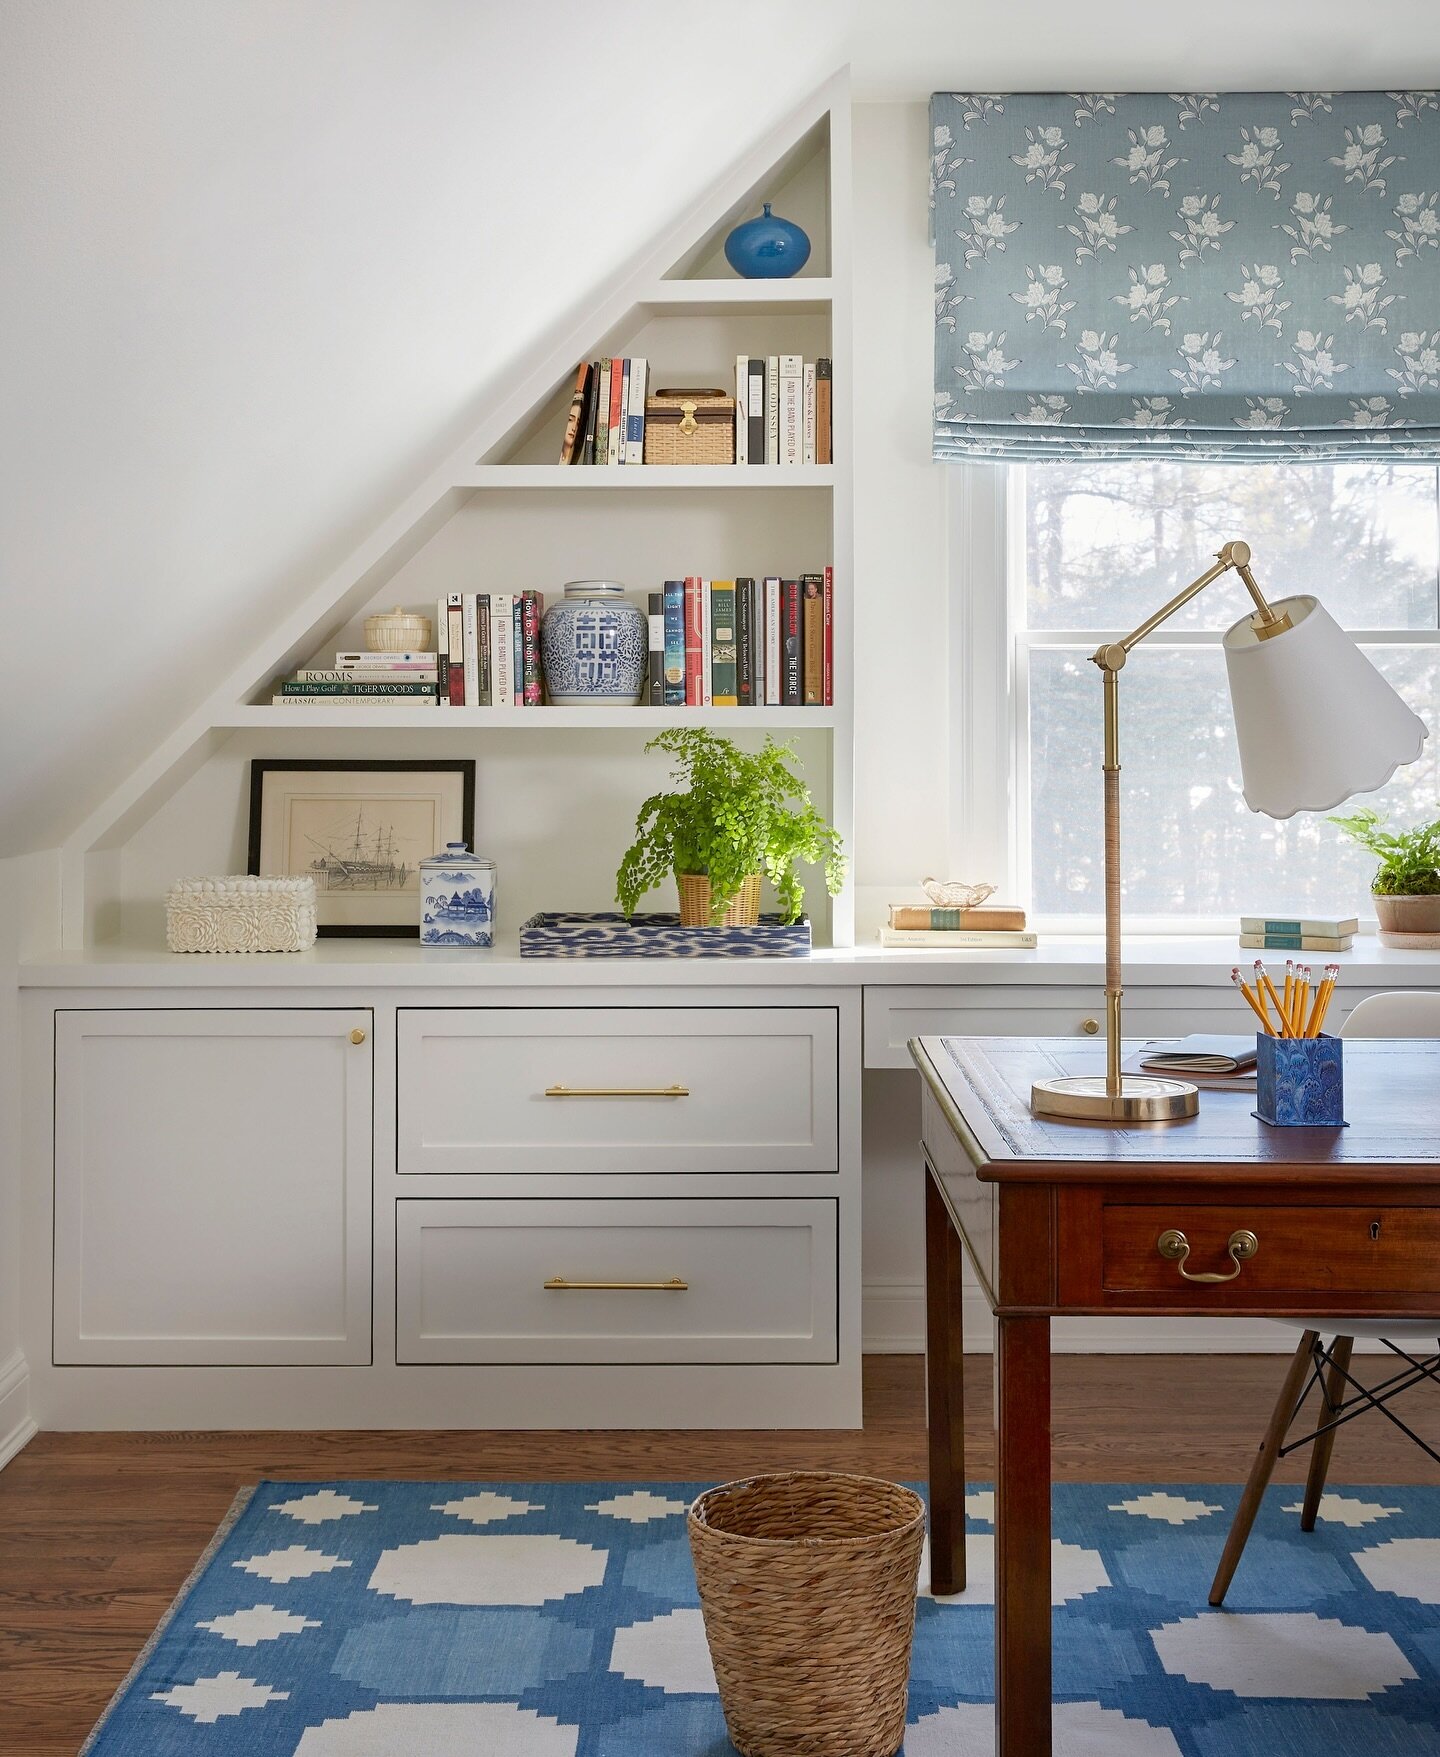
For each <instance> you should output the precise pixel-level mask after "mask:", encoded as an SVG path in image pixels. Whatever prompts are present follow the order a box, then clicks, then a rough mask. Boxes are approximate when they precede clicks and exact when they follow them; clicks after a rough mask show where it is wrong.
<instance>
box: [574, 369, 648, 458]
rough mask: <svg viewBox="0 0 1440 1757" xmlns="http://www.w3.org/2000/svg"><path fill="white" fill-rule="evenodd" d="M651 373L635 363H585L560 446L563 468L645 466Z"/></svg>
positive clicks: (577, 378)
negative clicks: (647, 391)
mask: <svg viewBox="0 0 1440 1757" xmlns="http://www.w3.org/2000/svg"><path fill="white" fill-rule="evenodd" d="M647 370H648V368H647V366H646V363H645V361H644V360H640V359H635V358H631V359H619V360H585V361H582V362H581V364H580V365H579V366H578V367H577V368H576V372H575V389H574V391H573V392H572V394H571V397H570V411H569V413H568V414H567V415H566V417H565V437H564V438H563V439H562V440H561V442H560V462H561V463H562V464H617V465H619V464H640V463H643V462H644V461H645V378H646V373H647Z"/></svg>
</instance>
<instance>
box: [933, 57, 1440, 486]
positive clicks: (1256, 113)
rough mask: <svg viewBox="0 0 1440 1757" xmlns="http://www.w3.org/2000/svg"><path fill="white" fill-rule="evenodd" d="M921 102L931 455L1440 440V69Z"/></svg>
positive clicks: (1414, 454) (1241, 452) (1246, 453)
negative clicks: (927, 213) (931, 284)
mask: <svg viewBox="0 0 1440 1757" xmlns="http://www.w3.org/2000/svg"><path fill="white" fill-rule="evenodd" d="M930 123H931V160H930V193H931V206H932V211H933V230H934V237H935V435H934V454H935V456H936V457H937V458H942V459H945V458H949V459H972V460H979V461H1001V462H1003V461H1009V460H1025V459H1036V458H1039V459H1044V458H1065V457H1085V458H1094V459H1102V460H1103V459H1113V458H1148V457H1154V456H1156V455H1162V456H1174V457H1182V458H1191V459H1194V460H1196V461H1201V462H1204V461H1226V462H1239V463H1259V462H1271V461H1275V460H1277V459H1278V460H1287V459H1289V460H1304V461H1310V462H1341V461H1345V460H1347V459H1358V458H1364V459H1369V460H1374V459H1375V457H1376V456H1377V454H1380V455H1383V456H1386V457H1392V458H1396V459H1412V460H1414V459H1419V460H1423V461H1426V462H1435V461H1437V460H1440V272H1437V271H1440V93H1436V92H1431V91H1418V92H1231V93H1223V94H1221V93H1214V92H1190V93H1178V92H1172V93H1163V92H1150V93H1131V94H1117V93H1103V92H1070V93H1041V94H1033V93H1026V94H1020V95H1015V94H987V93H964V92H937V93H936V94H935V95H934V97H932V99H931V101H930Z"/></svg>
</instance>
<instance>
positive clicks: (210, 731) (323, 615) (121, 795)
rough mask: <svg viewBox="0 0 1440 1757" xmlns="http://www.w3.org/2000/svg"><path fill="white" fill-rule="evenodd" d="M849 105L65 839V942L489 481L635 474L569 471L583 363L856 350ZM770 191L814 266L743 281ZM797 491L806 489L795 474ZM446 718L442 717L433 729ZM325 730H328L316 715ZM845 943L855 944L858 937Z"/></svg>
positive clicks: (705, 219) (602, 301)
mask: <svg viewBox="0 0 1440 1757" xmlns="http://www.w3.org/2000/svg"><path fill="white" fill-rule="evenodd" d="M849 101H850V100H849V79H848V74H847V73H846V72H843V71H842V72H841V73H839V74H837V75H835V76H834V77H833V78H832V79H831V80H829V81H827V82H826V84H825V85H823V86H822V87H820V88H819V89H818V90H817V91H815V92H814V93H812V94H811V96H810V97H809V98H808V99H806V100H805V102H804V103H802V104H801V105H799V106H798V107H797V108H796V109H795V111H793V112H792V114H791V115H790V116H789V117H788V118H787V119H786V120H785V121H784V122H782V123H781V124H779V125H778V126H777V127H776V128H774V129H773V130H771V131H770V133H769V134H767V135H766V136H765V137H764V138H763V139H762V140H761V141H759V142H758V143H757V144H756V145H755V147H754V148H753V149H752V150H751V151H750V152H748V153H747V154H745V155H744V157H743V158H742V159H740V160H739V161H738V162H737V163H736V164H735V165H734V166H732V168H731V169H730V171H729V172H727V173H726V174H725V175H724V176H722V177H721V178H719V179H718V180H717V182H716V183H715V184H714V185H713V186H712V187H711V189H710V190H709V191H708V192H707V193H706V195H705V196H703V197H702V198H701V199H700V200H698V201H697V202H696V203H695V204H694V205H693V206H692V207H691V208H690V210H689V211H688V213H687V214H686V215H685V216H684V217H683V219H681V220H680V221H678V222H676V223H675V224H674V225H672V226H671V227H670V228H669V229H668V230H667V231H666V233H665V234H663V235H662V236H661V237H660V238H659V239H657V242H656V244H655V246H654V247H653V248H652V249H651V250H650V251H649V252H647V253H645V254H644V255H643V256H642V257H640V258H638V259H637V260H636V262H635V263H634V265H633V266H632V268H631V269H630V270H629V271H628V272H627V273H625V274H622V275H621V276H619V277H617V278H616V280H615V281H614V282H613V284H612V285H611V287H610V288H609V289H608V290H602V291H601V292H600V293H599V294H597V297H596V300H595V302H594V304H593V306H592V307H591V308H590V309H589V310H588V311H587V312H586V313H584V314H583V315H582V316H581V317H580V318H579V319H577V320H575V321H574V322H573V323H572V324H570V325H569V326H568V330H567V331H565V332H563V333H559V334H558V339H557V337H555V336H552V338H551V339H550V341H549V343H542V344H538V345H537V346H536V348H535V349H534V350H533V352H532V353H531V355H530V356H529V357H528V358H526V359H522V360H521V361H520V362H518V363H517V366H516V369H515V371H514V373H513V375H512V376H511V378H510V381H509V384H508V386H506V387H504V388H502V389H501V390H500V391H499V392H498V393H497V395H496V398H495V400H494V402H493V404H492V406H491V409H490V411H489V413H488V415H487V418H486V419H485V420H484V421H483V422H482V423H481V425H480V426H479V428H478V429H477V430H476V431H475V432H474V433H473V434H472V435H471V436H470V438H469V439H468V440H467V441H466V442H465V443H464V444H463V445H461V446H460V447H459V448H457V450H456V451H455V453H454V454H452V456H451V458H450V459H449V460H448V461H447V462H446V463H445V464H443V465H442V466H441V467H440V468H439V469H437V470H436V471H435V472H434V473H433V474H432V475H431V476H430V477H429V479H428V480H427V481H425V482H424V483H422V484H421V485H420V486H419V487H418V488H417V489H416V490H415V492H414V493H413V494H411V495H410V497H409V498H408V499H407V500H406V501H405V502H404V503H403V504H402V505H401V506H399V507H397V508H395V509H394V510H393V511H392V512H391V514H390V515H389V516H388V517H387V518H386V519H385V520H384V521H383V522H381V523H380V524H379V525H377V527H376V529H375V530H374V531H373V532H372V533H371V535H370V536H369V537H368V538H367V539H366V540H365V541H364V542H363V543H362V544H361V545H360V546H359V547H358V548H357V549H356V550H355V551H354V552H353V553H352V554H351V555H350V556H349V557H348V558H347V559H346V561H345V562H344V563H342V565H341V566H340V567H339V568H337V569H336V570H335V571H334V572H333V573H332V574H331V575H330V576H329V577H328V578H326V579H325V580H324V581H322V582H321V583H319V584H318V585H317V586H316V588H315V590H314V591H312V592H311V593H309V594H308V595H307V596H306V597H305V598H304V599H303V600H302V601H301V602H300V603H299V604H297V605H296V607H295V609H294V610H293V611H292V612H291V613H290V615H289V616H287V617H286V618H285V619H284V620H283V621H282V622H281V623H280V624H279V625H278V626H277V627H276V628H275V629H274V630H273V631H272V632H271V634H270V635H269V637H268V638H267V639H266V640H265V641H264V642H262V643H260V644H259V645H258V646H257V647H256V648H255V649H254V650H253V651H252V652H251V653H249V654H248V655H247V656H246V657H245V658H244V659H243V660H242V661H241V662H240V663H239V664H237V666H236V667H235V669H234V670H233V671H232V672H231V673H230V675H229V676H228V677H227V678H225V679H224V680H223V681H222V682H221V683H220V684H219V685H218V686H217V688H216V689H215V691H214V693H213V694H212V695H211V697H210V698H209V700H208V701H207V702H206V703H205V704H204V705H203V706H202V707H201V708H200V709H199V710H198V711H197V712H196V713H195V714H194V715H192V716H191V717H190V718H189V719H188V720H187V721H186V722H185V723H184V724H183V725H182V726H180V727H179V728H177V730H176V731H175V732H174V733H173V734H171V736H170V737H169V738H168V739H166V740H165V742H164V743H163V744H162V745H161V746H160V747H159V748H158V749H156V750H155V751H154V752H152V753H151V755H150V756H149V757H148V758H147V759H146V760H145V761H144V762H143V763H142V764H140V765H139V767H138V768H137V769H135V770H134V771H132V773H131V774H130V775H129V776H128V777H127V778H126V780H125V781H124V782H123V783H122V784H121V786H119V787H118V788H116V789H115V791H114V792H113V793H112V794H111V795H110V796H109V797H108V798H107V799H106V800H104V801H103V802H102V803H101V804H100V805H99V806H98V807H97V808H96V809H95V810H94V811H93V812H92V813H91V815H90V816H89V817H88V818H87V819H86V820H85V821H84V822H83V823H82V824H81V825H80V826H79V827H78V828H77V829H76V831H75V832H74V834H73V835H72V836H71V837H69V838H68V839H67V841H66V842H65V843H64V844H63V846H62V938H63V943H64V944H65V946H66V947H68V948H75V949H79V948H82V947H83V946H85V945H86V944H87V943H89V942H90V940H91V939H92V937H93V935H94V931H95V923H96V921H97V919H98V918H99V917H100V916H101V915H103V914H104V913H105V911H106V906H107V901H108V897H107V893H109V892H110V890H111V888H112V883H113V873H114V857H115V855H116V854H117V853H118V851H119V850H120V849H121V848H122V847H123V845H124V844H125V842H126V841H127V840H128V839H129V838H130V837H131V836H132V835H134V834H135V833H136V831H137V830H138V829H139V828H140V826H142V825H143V824H144V823H146V822H147V821H148V819H149V818H150V817H151V816H152V815H153V814H154V813H155V812H156V811H157V810H158V809H159V807H160V806H161V805H163V804H164V802H165V801H166V800H167V799H169V798H170V797H171V796H172V795H173V794H174V793H175V791H176V790H177V789H178V788H179V787H180V786H181V785H182V784H183V783H184V782H185V780H186V779H187V778H188V777H189V776H190V775H192V774H194V773H195V772H196V771H197V769H199V768H200V767H201V766H202V765H203V764H204V763H205V762H206V761H207V759H208V757H209V756H211V755H212V754H214V752H215V751H216V750H217V748H218V743H217V741H220V742H223V740H224V739H225V738H226V737H227V736H228V735H229V734H230V733H231V732H232V731H234V730H235V729H237V728H239V727H242V726H255V725H257V724H259V723H260V721H259V720H258V719H257V718H255V716H261V715H265V716H267V718H268V714H269V712H270V710H267V709H265V708H262V707H253V706H251V705H250V704H252V703H256V702H257V701H262V702H263V700H264V699H265V695H266V691H267V686H268V685H269V683H270V681H271V680H272V679H273V678H275V677H276V676H277V675H280V674H283V673H285V672H287V671H289V670H291V669H293V668H294V667H295V666H297V665H301V664H305V663H307V662H309V660H310V659H311V657H312V656H313V655H315V654H316V653H317V652H320V651H322V650H323V649H325V648H326V647H327V646H328V645H333V643H334V640H335V637H336V636H337V635H338V634H339V632H340V631H341V630H343V629H345V628H347V627H348V626H351V625H352V624H353V623H354V620H355V619H356V618H357V617H358V616H360V615H362V614H363V613H364V611H365V610H366V608H367V607H375V606H379V607H386V606H388V605H389V604H390V603H391V602H392V601H393V600H392V598H391V596H390V592H391V590H392V588H393V586H394V585H398V581H397V577H396V576H397V575H399V574H400V573H401V572H402V571H403V570H405V569H406V565H407V563H409V562H410V561H411V560H412V558H414V557H416V556H417V555H418V554H420V553H421V552H422V551H423V550H424V549H425V547H426V545H427V544H429V543H430V542H431V541H432V539H433V538H434V537H435V536H436V535H437V534H438V533H439V532H440V531H441V530H442V529H443V528H444V526H445V525H446V524H447V522H448V521H449V520H450V519H452V518H453V517H454V515H455V514H456V512H458V511H459V510H460V509H461V508H462V507H464V506H465V505H466V503H467V501H468V500H469V499H470V498H471V497H472V496H473V494H474V493H475V492H476V490H488V489H498V488H502V487H503V486H504V483H505V479H506V476H507V471H508V469H509V468H512V467H514V468H515V469H516V481H517V484H518V483H520V482H521V479H522V478H525V479H527V480H528V479H531V478H533V477H534V476H535V474H536V465H537V464H538V465H541V466H548V467H546V468H545V469H544V476H545V478H546V480H547V481H549V480H551V479H552V478H551V476H550V470H551V469H552V468H553V469H554V477H553V480H554V481H555V483H556V486H557V487H561V488H563V487H565V486H566V478H567V477H568V478H570V481H571V484H572V485H574V486H579V485H580V484H578V483H575V481H574V478H575V477H576V476H577V475H581V474H583V475H584V476H585V477H589V478H591V479H592V481H591V482H586V483H585V484H584V486H586V487H590V486H591V485H592V483H593V479H594V478H595V477H601V476H605V477H609V476H612V475H613V476H620V475H623V474H624V472H623V471H615V472H610V471H604V472H602V471H584V472H573V471H568V470H561V469H559V468H558V467H555V456H556V450H557V448H558V442H559V436H560V432H561V429H562V426H563V416H564V410H565V407H566V405H567V404H568V399H569V392H570V389H571V387H572V385H573V379H574V371H575V363H576V362H577V361H578V360H581V359H589V358H593V357H597V356H599V355H602V354H620V353H632V354H638V353H641V352H644V353H645V355H646V358H647V359H651V360H652V361H653V363H654V366H655V372H656V377H655V378H654V379H652V383H658V382H660V381H661V379H662V378H663V377H664V375H665V373H666V372H667V371H675V372H680V371H683V372H684V377H683V378H682V380H681V382H695V376H694V375H695V374H696V373H697V372H702V373H703V374H704V375H706V376H707V377H708V376H714V378H715V381H716V383H717V384H727V383H732V382H733V373H734V357H735V355H736V354H737V353H745V352H751V353H761V352H767V353H773V352H775V351H776V350H777V348H779V347H780V346H781V344H782V343H783V344H784V347H785V351H787V352H800V353H804V354H805V356H806V357H807V358H814V357H818V356H819V355H821V354H824V353H830V354H831V355H832V356H840V357H842V358H846V357H848V346H849V327H848V326H849V211H848V201H849ZM764 201H770V202H772V204H773V205H774V207H775V210H776V212H778V213H782V214H784V215H785V216H786V217H787V218H792V219H795V220H796V221H797V222H798V223H799V224H801V225H803V226H804V227H805V229H806V231H807V232H808V233H809V234H810V237H811V240H812V245H813V251H812V256H811V259H810V261H809V262H808V263H807V265H806V268H805V270H804V271H803V273H802V274H801V275H799V276H797V277H795V278H794V279H793V280H790V281H781V282H755V281H744V280H741V279H739V278H738V277H736V276H735V275H734V274H733V273H732V271H731V270H730V268H729V265H728V264H726V263H725V262H724V257H723V242H724V238H725V236H726V234H727V233H728V232H729V230H730V229H731V227H732V226H734V225H735V224H736V223H737V222H738V221H740V220H742V219H745V218H748V217H749V216H750V215H752V214H754V213H757V212H758V211H759V209H760V204H761V203H762V202H764ZM662 316H663V317H664V318H665V319H666V322H665V323H664V324H663V325H662V324H661V321H660V320H661V318H662ZM662 331H663V334H662ZM727 364H728V373H727V370H726V368H727ZM840 383H841V380H840V378H839V375H837V397H836V405H835V423H836V428H835V448H836V457H837V459H846V458H848V455H849V412H848V401H847V400H846V398H845V397H844V396H843V395H842V394H841V391H840ZM525 466H529V468H526V467H525ZM676 474H677V475H679V474H682V473H680V472H677V473H676ZM684 474H688V473H684ZM702 474H703V475H704V477H705V482H704V488H705V490H707V491H708V490H709V489H710V488H711V487H712V486H713V487H716V488H718V487H720V486H722V485H724V486H730V487H732V488H733V487H739V488H742V489H749V488H750V484H749V483H748V482H747V483H744V484H741V483H739V482H737V481H736V480H735V479H734V478H733V477H731V478H730V480H729V481H728V482H727V483H724V484H722V482H721V480H720V478H721V477H722V476H726V475H728V473H727V472H724V471H723V470H720V469H716V470H714V471H713V472H702ZM820 474H822V475H825V476H826V480H825V484H824V486H825V490H826V497H827V500H828V499H830V495H829V492H828V491H829V489H830V488H831V487H832V486H833V487H834V488H835V489H836V492H835V493H834V496H833V524H832V528H831V533H830V534H831V537H832V554H833V558H834V562H835V566H836V570H837V578H840V579H844V580H849V579H850V578H851V577H852V573H851V549H852V542H851V532H850V513H849V494H848V492H841V491H840V490H841V489H842V488H844V487H848V481H849V471H848V465H844V464H837V466H836V467H835V469H834V470H833V471H832V472H829V473H826V472H820ZM647 475H648V472H647ZM842 478H843V481H842ZM617 485H618V484H617ZM677 486H679V484H678V483H677ZM795 486H796V487H797V488H798V487H800V486H801V484H800V483H799V482H798V481H797V482H796V484H795ZM681 498H682V499H683V498H688V494H683V495H682V496H681ZM747 498H748V496H747ZM849 620H850V619H849V615H848V612H847V615H846V625H847V626H846V627H845V629H844V632H843V639H842V635H841V631H840V630H839V629H838V628H837V643H836V653H837V672H836V690H837V701H838V700H839V699H840V691H841V689H842V688H843V690H844V698H845V702H846V704H847V705H846V708H845V710H844V712H843V714H842V715H841V719H843V721H844V723H845V730H844V731H843V732H842V731H840V730H837V731H836V733H835V737H834V752H833V768H832V774H831V777H830V779H831V781H832V783H833V785H834V789H835V791H834V794H833V796H832V801H831V803H832V810H833V812H834V815H835V818H836V821H837V825H838V827H840V828H841V830H842V834H844V835H845V837H846V839H847V841H848V840H849V836H850V822H849V819H850V808H849V769H850V749H849V746H850V740H851V734H850V731H849V720H850V713H849V707H848V704H849V700H850V678H849V647H850V640H849V626H848V625H849ZM842 645H843V648H844V663H843V666H842V664H841V648H842ZM480 712H482V713H483V712H484V710H480ZM538 717H539V716H537V718H538ZM447 718H448V717H447ZM450 724H451V725H452V727H453V726H454V725H455V724H457V722H456V721H451V722H450ZM837 725H838V722H837ZM439 729H440V727H439V724H438V722H437V724H436V727H435V730H439ZM316 730H317V731H319V730H321V724H320V722H319V720H317V721H316ZM326 730H327V731H330V732H332V733H333V731H334V729H333V728H332V727H327V728H326ZM395 731H396V736H398V737H407V736H408V737H420V738H423V737H424V736H425V733H424V732H423V731H418V732H417V731H415V730H414V729H413V728H407V729H406V730H405V732H403V733H402V732H401V730H400V728H399V727H398V726H397V727H396V729H395ZM837 925H838V922H837ZM837 937H839V938H841V939H842V940H843V933H842V934H841V935H837Z"/></svg>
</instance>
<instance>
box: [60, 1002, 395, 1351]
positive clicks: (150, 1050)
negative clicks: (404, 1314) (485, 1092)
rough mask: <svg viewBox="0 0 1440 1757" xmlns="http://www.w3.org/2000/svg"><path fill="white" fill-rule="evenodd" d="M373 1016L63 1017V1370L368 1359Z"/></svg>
mask: <svg viewBox="0 0 1440 1757" xmlns="http://www.w3.org/2000/svg"><path fill="white" fill-rule="evenodd" d="M371 1025H372V1020H371V1014H370V1012H369V1010H368V1009H364V1008H354V1009H346V1010H343V1011H342V1010H328V1009H327V1010H320V1009H310V1008H294V1009H291V1008H278V1007H276V1008H265V1007H255V1008H243V1009H241V1008H223V1007H222V1008H215V1009H213V1010H212V1009H201V1008H193V1009H183V1008H174V1009H171V1008H157V1009H154V1010H145V1011H140V1010H132V1009H116V1010H113V1011H111V1010H105V1011H93V1012H92V1011H57V1012H56V1015H55V1058H56V1060H55V1361H56V1363H57V1365H85V1364H103V1363H107V1362H113V1363H124V1364H127V1365H138V1366H177V1365H215V1366H221V1365H257V1366H259V1365H269V1364H294V1363H326V1364H328V1363H334V1364H337V1365H349V1364H355V1363H364V1362H368V1361H369V1359H370V1235H371V1217H370V1199H371V1198H370V1191H371V1134H372V1125H371V1084H372V1063H373V1047H372V1041H373V1031H372V1029H371ZM352 1033H355V1034H358V1035H359V1036H360V1041H359V1042H355V1041H352Z"/></svg>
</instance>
